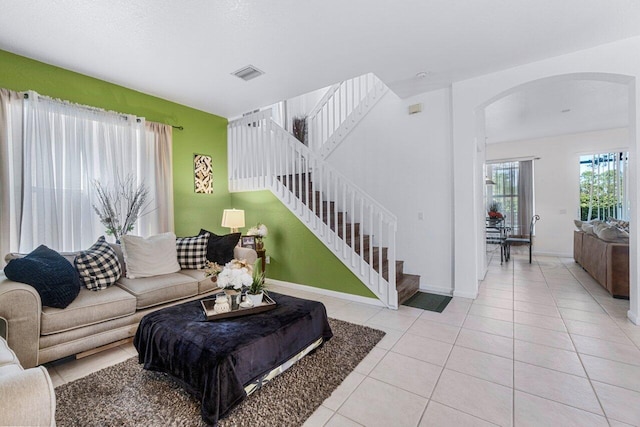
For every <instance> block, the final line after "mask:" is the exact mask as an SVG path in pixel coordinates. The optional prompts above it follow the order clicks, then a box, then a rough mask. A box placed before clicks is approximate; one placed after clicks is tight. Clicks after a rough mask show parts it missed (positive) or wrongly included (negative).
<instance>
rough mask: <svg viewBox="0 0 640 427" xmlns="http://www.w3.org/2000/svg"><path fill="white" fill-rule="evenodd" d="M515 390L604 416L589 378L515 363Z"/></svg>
mask: <svg viewBox="0 0 640 427" xmlns="http://www.w3.org/2000/svg"><path fill="white" fill-rule="evenodd" d="M514 370H515V388H516V389H517V390H520V391H524V392H526V393H529V394H533V395H536V396H539V397H543V398H545V399H549V400H553V401H556V402H560V403H564V404H565V405H569V406H573V407H574V408H578V409H582V410H585V411H589V412H593V413H595V414H598V415H604V414H602V410H601V408H600V404H599V403H598V399H597V398H596V395H595V393H594V392H593V389H592V388H591V384H590V383H589V380H588V379H587V378H582V377H577V376H574V375H569V374H564V373H562V372H558V371H553V370H551V369H546V368H541V367H538V366H534V365H529V364H528V363H522V362H515V366H514Z"/></svg>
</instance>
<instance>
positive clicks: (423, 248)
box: [327, 89, 453, 293]
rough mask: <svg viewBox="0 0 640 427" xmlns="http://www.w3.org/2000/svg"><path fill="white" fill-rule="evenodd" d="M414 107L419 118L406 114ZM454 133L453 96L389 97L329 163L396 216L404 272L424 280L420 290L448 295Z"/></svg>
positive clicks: (447, 92) (437, 93) (446, 91)
mask: <svg viewBox="0 0 640 427" xmlns="http://www.w3.org/2000/svg"><path fill="white" fill-rule="evenodd" d="M416 103H422V104H423V111H422V113H419V114H413V115H409V114H408V106H409V105H411V104H416ZM450 129H451V122H450V90H449V89H442V90H438V91H434V92H429V93H426V94H422V95H419V96H415V97H412V98H409V99H400V98H399V97H398V96H397V95H395V94H394V93H393V92H391V91H389V92H387V93H386V94H385V95H384V97H383V98H382V99H381V100H380V101H379V102H378V104H376V105H375V106H374V107H373V109H372V110H371V111H370V112H369V114H368V115H367V116H366V117H365V118H364V119H363V120H362V121H361V122H360V123H359V124H358V125H357V126H356V128H355V129H354V130H353V131H352V132H351V133H350V134H349V135H348V136H347V138H346V139H345V140H344V141H343V142H342V144H341V145H340V146H339V147H338V148H337V149H336V150H335V151H334V152H333V153H332V154H331V156H330V157H329V158H328V159H327V160H328V161H329V162H330V163H331V164H332V165H334V166H335V167H336V168H337V169H338V170H339V171H340V172H342V173H343V174H344V175H346V176H347V177H348V178H349V179H351V180H352V181H353V182H355V183H356V184H357V185H358V186H360V187H361V188H363V189H364V190H365V191H367V193H369V195H371V196H372V197H373V198H374V199H376V200H377V201H378V202H380V203H381V204H382V205H383V206H385V207H386V208H387V209H389V210H390V211H391V212H393V213H394V214H395V215H396V216H397V218H398V233H397V259H399V260H403V261H404V262H405V263H404V272H405V273H409V274H418V275H420V277H421V279H420V287H421V288H422V289H427V290H431V291H437V292H446V293H450V292H451V291H452V268H453V267H452V266H453V260H452V220H453V217H452V212H453V201H452V200H453V198H452V197H453V196H452V191H453V167H452V161H451V159H452V153H451V136H450ZM360 159H362V160H360ZM420 212H422V214H423V218H424V219H422V220H420V219H418V215H419V213H420Z"/></svg>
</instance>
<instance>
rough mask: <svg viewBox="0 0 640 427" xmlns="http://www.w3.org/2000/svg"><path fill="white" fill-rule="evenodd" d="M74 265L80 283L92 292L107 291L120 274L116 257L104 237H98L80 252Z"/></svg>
mask: <svg viewBox="0 0 640 427" xmlns="http://www.w3.org/2000/svg"><path fill="white" fill-rule="evenodd" d="M75 264H76V269H77V270H78V274H79V275H80V281H81V282H82V283H84V285H85V286H86V287H87V289H90V290H92V291H99V290H101V289H107V288H108V287H109V286H111V285H113V284H114V283H116V280H118V279H119V278H120V274H121V272H122V268H121V267H120V262H119V261H118V255H116V252H115V251H114V250H113V248H112V247H111V246H110V245H109V244H108V243H107V242H106V240H105V239H104V236H100V238H99V239H98V241H97V242H95V243H94V244H93V246H91V247H90V248H89V249H87V250H86V251H82V252H80V254H78V256H77V257H76V260H75Z"/></svg>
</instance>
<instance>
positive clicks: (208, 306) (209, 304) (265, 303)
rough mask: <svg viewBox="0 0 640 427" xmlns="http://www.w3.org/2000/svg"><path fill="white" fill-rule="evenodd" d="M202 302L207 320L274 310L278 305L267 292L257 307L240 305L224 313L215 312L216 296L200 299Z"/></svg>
mask: <svg viewBox="0 0 640 427" xmlns="http://www.w3.org/2000/svg"><path fill="white" fill-rule="evenodd" d="M200 303H202V309H203V310H204V315H205V317H206V318H207V320H218V319H228V318H229V317H239V316H246V315H249V314H256V313H262V312H263V311H269V310H273V309H274V308H276V305H277V304H276V302H275V301H274V300H273V299H271V297H269V296H268V295H267V294H264V297H263V298H262V304H260V305H258V306H256V307H248V308H244V307H238V308H237V309H235V310H231V311H227V312H224V313H214V312H213V306H214V305H215V304H216V300H215V298H209V299H203V300H202V301H200Z"/></svg>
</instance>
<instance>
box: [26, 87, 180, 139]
mask: <svg viewBox="0 0 640 427" xmlns="http://www.w3.org/2000/svg"><path fill="white" fill-rule="evenodd" d="M24 99H29V93H28V92H25V93H24ZM47 99H49V100H51V101H56V102H63V103H64V102H65V101H58V100H56V99H54V98H50V97H47ZM70 104H73V103H71V102H70ZM75 105H77V106H79V107H82V108H86V109H87V110H95V111H104V112H109V111H107V110H104V109H102V108H98V107H91V106H89V105H79V104H75ZM116 114H118V113H116ZM122 118H124V119H125V120H127V119H128V117H127V116H126V115H122ZM141 121H142V120H140V119H136V122H137V123H140V122H141ZM169 126H171V127H172V128H174V129H177V130H184V127H182V126H176V125H169Z"/></svg>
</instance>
